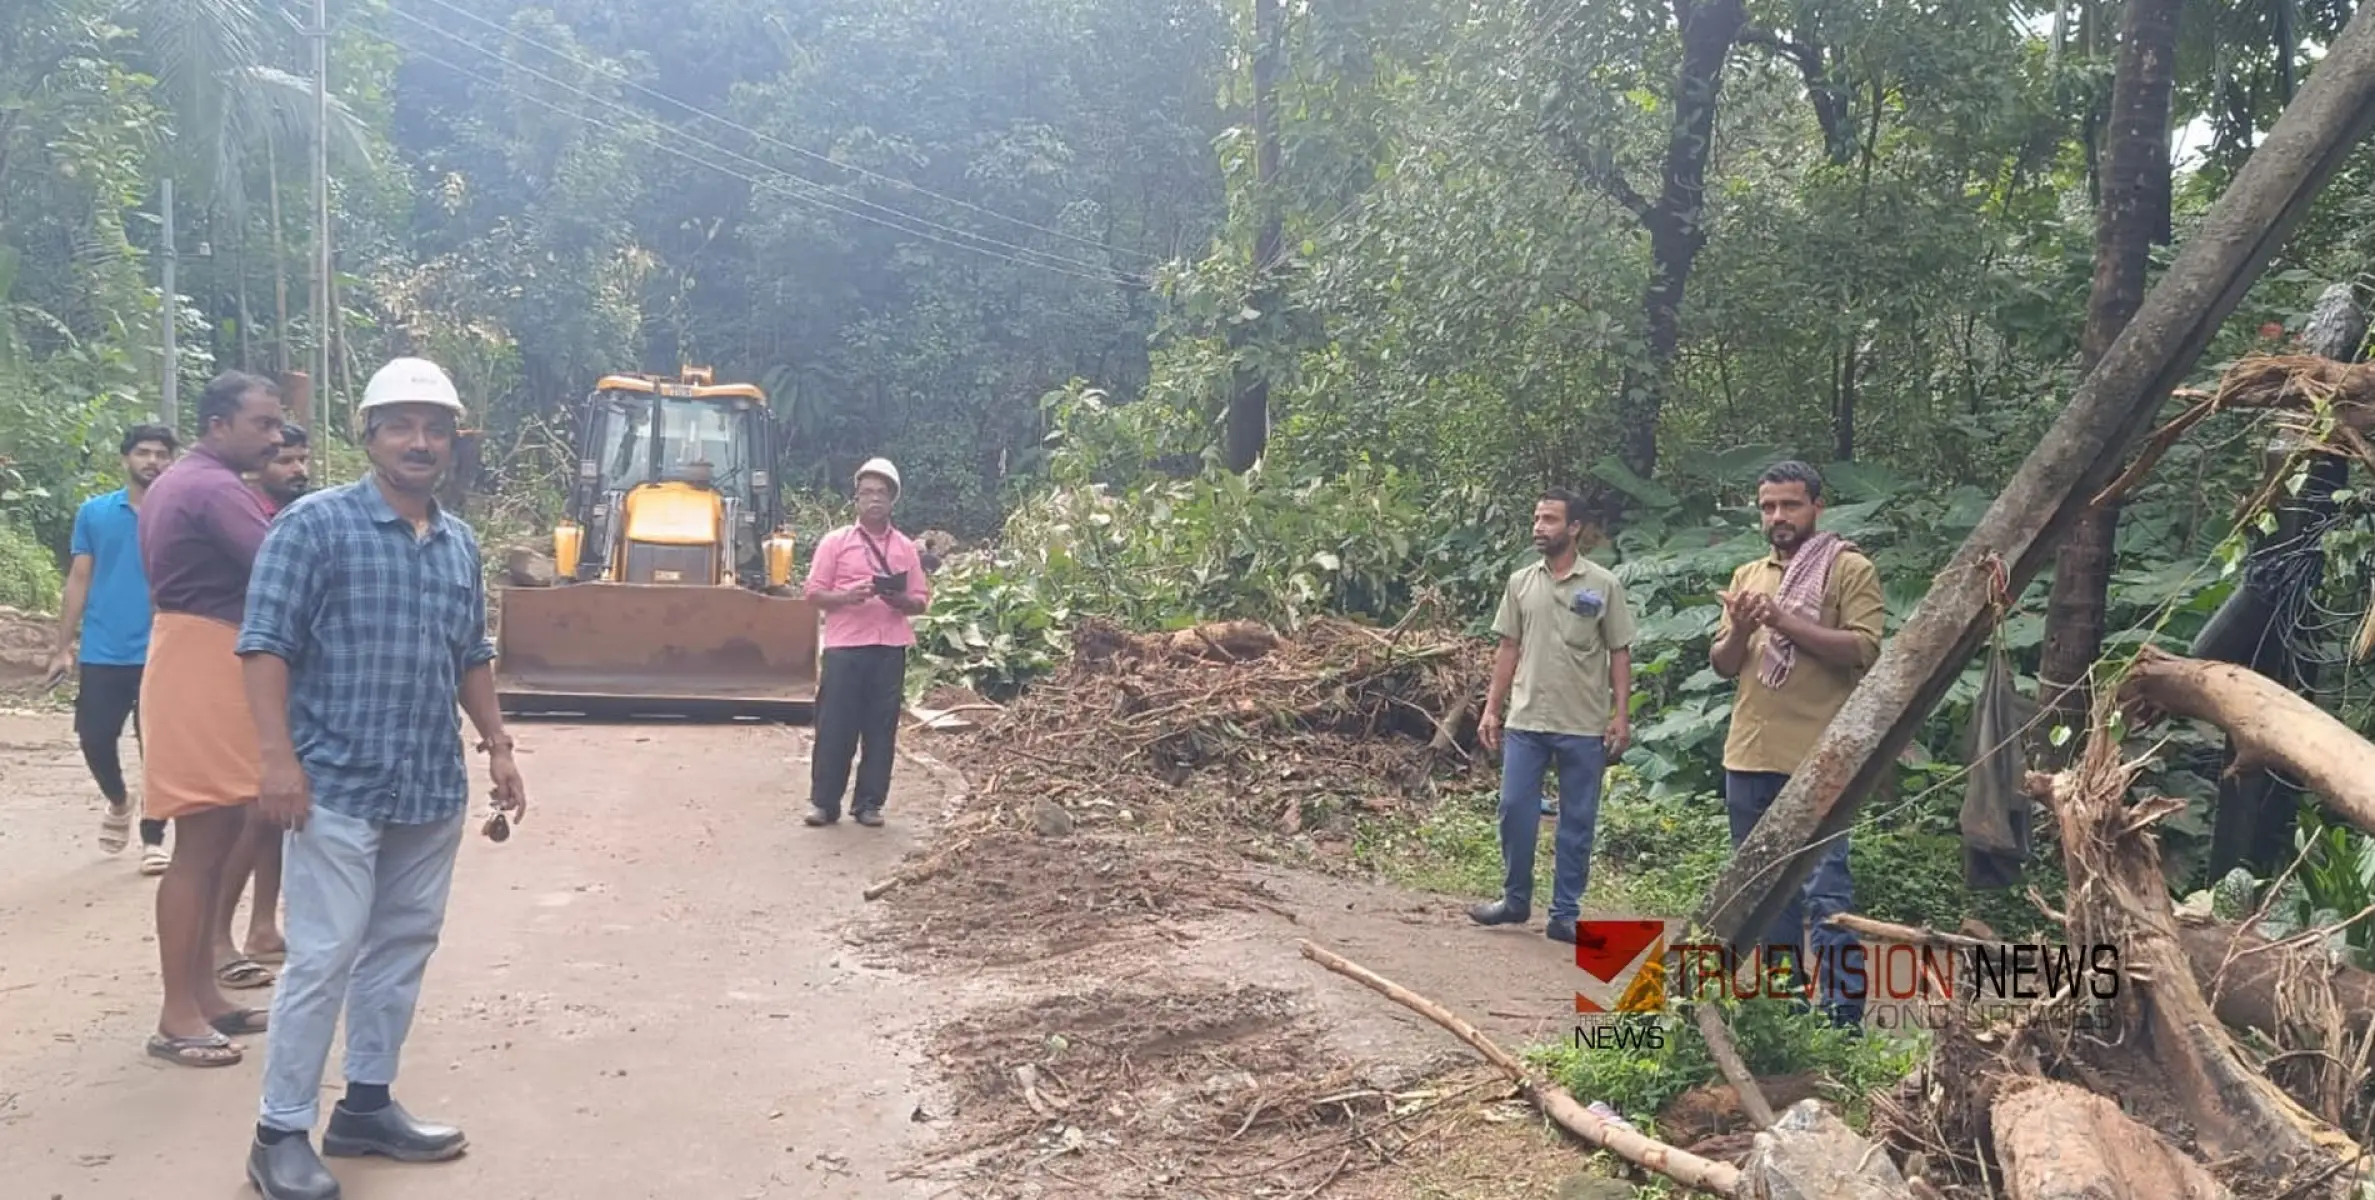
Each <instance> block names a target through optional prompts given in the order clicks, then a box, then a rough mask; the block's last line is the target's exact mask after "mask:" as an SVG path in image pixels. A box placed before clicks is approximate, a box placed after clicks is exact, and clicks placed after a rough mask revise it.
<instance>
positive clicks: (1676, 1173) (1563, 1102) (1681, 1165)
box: [1302, 942, 1741, 1197]
mask: <svg viewBox="0 0 2375 1200" xmlns="http://www.w3.org/2000/svg"><path fill="white" fill-rule="evenodd" d="M1302 948H1303V957H1305V958H1308V959H1310V960H1311V961H1313V962H1316V963H1318V964H1319V965H1321V966H1323V967H1326V968H1327V969H1329V970H1331V971H1334V972H1335V973H1337V974H1338V975H1342V976H1344V977H1345V978H1347V979H1350V980H1352V981H1354V982H1356V983H1359V984H1360V985H1361V986H1363V987H1366V988H1368V989H1369V990H1371V991H1374V992H1376V993H1377V994H1379V995H1381V996H1384V997H1385V998H1386V999H1388V1000H1391V1001H1393V1002H1394V1003H1396V1004H1399V1005H1401V1006H1402V1007H1404V1008H1407V1009H1409V1010H1410V1011H1412V1012H1414V1013H1417V1014H1418V1015H1420V1016H1422V1017H1425V1018H1426V1019H1428V1020H1430V1021H1433V1022H1434V1023H1436V1024H1437V1025H1440V1026H1442V1027H1443V1028H1444V1029H1446V1030H1448V1031H1449V1032H1450V1033H1451V1034H1452V1035H1453V1036H1455V1037H1457V1038H1459V1039H1460V1040H1461V1041H1463V1042H1466V1043H1468V1045H1469V1046H1471V1047H1473V1048H1474V1049H1475V1051H1476V1052H1477V1053H1478V1054H1481V1055H1483V1056H1484V1057H1485V1060H1486V1061H1487V1062H1490V1063H1492V1064H1493V1065H1494V1066H1496V1067H1498V1068H1500V1069H1501V1073H1502V1074H1504V1075H1507V1076H1509V1078H1510V1079H1511V1080H1512V1081H1513V1082H1515V1083H1516V1084H1517V1086H1518V1090H1520V1091H1522V1092H1524V1093H1525V1096H1526V1098H1527V1099H1529V1100H1531V1101H1533V1102H1534V1104H1535V1106H1536V1107H1538V1108H1540V1109H1541V1110H1542V1112H1543V1115H1545V1116H1548V1117H1549V1118H1550V1119H1551V1120H1553V1121H1556V1122H1558V1124H1559V1126H1560V1127H1561V1128H1563V1129H1565V1130H1567V1132H1569V1133H1572V1134H1574V1135H1575V1136H1577V1137H1579V1138H1582V1139H1583V1140H1584V1141H1586V1142H1588V1143H1590V1144H1591V1145H1594V1146H1597V1147H1599V1148H1600V1149H1602V1150H1606V1151H1608V1152H1609V1153H1611V1154H1614V1155H1616V1156H1617V1157H1618V1158H1621V1159H1624V1160H1625V1161H1626V1162H1629V1163H1632V1164H1633V1165H1634V1166H1637V1167H1640V1168H1642V1169H1643V1170H1646V1171H1654V1172H1656V1173H1657V1174H1660V1175H1663V1176H1665V1177H1666V1178H1668V1179H1671V1180H1673V1181H1674V1182H1676V1183H1679V1184H1681V1185H1683V1186H1684V1187H1688V1188H1695V1189H1697V1190H1699V1191H1702V1192H1706V1193H1708V1194H1710V1195H1716V1196H1727V1197H1729V1196H1737V1195H1738V1194H1739V1190H1740V1178H1741V1176H1740V1169H1739V1168H1738V1167H1735V1166H1732V1165H1731V1164H1729V1163H1719V1162H1710V1161H1708V1160H1707V1159H1704V1158H1701V1157H1699V1156H1698V1155H1696V1154H1692V1153H1690V1152H1689V1151H1687V1150H1678V1149H1676V1148H1674V1147H1672V1146H1669V1145H1667V1144H1665V1143H1664V1142H1660V1141H1655V1140H1652V1139H1651V1138H1648V1137H1646V1136H1644V1135H1642V1134H1640V1133H1638V1132H1636V1131H1634V1130H1630V1129H1619V1128H1616V1127H1614V1126H1612V1125H1610V1124H1608V1123H1607V1122H1606V1121H1603V1120H1601V1119H1600V1118H1598V1117H1596V1116H1594V1115H1592V1112H1591V1110H1589V1109H1587V1108H1585V1107H1584V1106H1583V1105H1581V1104H1578V1103H1576V1101H1575V1097H1573V1096H1570V1095H1568V1094H1567V1092H1566V1091H1565V1089H1563V1088H1560V1087H1559V1086H1558V1085H1557V1084H1554V1083H1551V1082H1549V1081H1547V1080H1545V1079H1543V1078H1541V1077H1540V1076H1538V1075H1536V1074H1535V1073H1534V1072H1533V1071H1532V1070H1530V1069H1528V1068H1527V1067H1526V1065H1525V1064H1524V1063H1521V1062H1519V1061H1518V1060H1517V1059H1515V1058H1513V1057H1511V1056H1510V1054H1509V1052H1508V1051H1506V1050H1503V1049H1501V1048H1500V1047H1499V1046H1497V1045H1494V1044H1493V1040H1492V1039H1491V1038H1488V1037H1486V1036H1485V1035H1484V1032H1483V1031H1482V1030H1480V1029H1478V1028H1476V1026H1474V1025H1471V1024H1469V1023H1468V1022H1467V1021H1465V1020H1463V1019H1461V1018H1460V1017H1459V1016H1458V1015H1456V1014H1454V1013H1452V1012H1451V1011H1450V1010H1449V1009H1446V1008H1444V1007H1443V1006H1442V1005H1440V1004H1437V1003H1435V1002H1434V1001H1432V1000H1429V999H1427V998H1426V997H1424V996H1421V995H1419V994H1418V993H1416V992H1413V991H1411V990H1410V989H1408V988H1405V987H1403V986H1402V985H1401V984H1398V983H1395V982H1394V981H1392V980H1390V979H1387V978H1385V977H1384V976H1382V975H1379V974H1377V973H1376V972H1374V971H1371V970H1369V969H1368V968H1367V967H1364V966H1361V965H1360V964H1359V963H1356V962H1353V961H1352V960H1350V959H1348V958H1345V957H1343V956H1342V955H1339V954H1336V953H1334V952H1332V951H1328V950H1323V949H1321V948H1320V947H1318V946H1316V945H1313V944H1312V943H1310V942H1304V943H1303V944H1302Z"/></svg>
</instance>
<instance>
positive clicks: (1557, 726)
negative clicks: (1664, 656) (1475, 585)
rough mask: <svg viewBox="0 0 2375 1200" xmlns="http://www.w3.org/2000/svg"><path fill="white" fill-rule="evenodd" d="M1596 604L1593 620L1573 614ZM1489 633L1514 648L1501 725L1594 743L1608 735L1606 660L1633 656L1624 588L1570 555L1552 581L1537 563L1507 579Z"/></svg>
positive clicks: (1586, 561)
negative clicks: (1513, 673) (1619, 654)
mask: <svg viewBox="0 0 2375 1200" xmlns="http://www.w3.org/2000/svg"><path fill="white" fill-rule="evenodd" d="M1578 596H1583V597H1585V603H1584V607H1585V608H1586V609H1587V610H1588V609H1591V608H1592V607H1593V606H1592V605H1591V604H1590V603H1589V600H1590V598H1591V597H1593V596H1596V597H1597V598H1598V600H1599V604H1598V606H1597V611H1596V612H1589V613H1579V612H1577V611H1576V610H1575V603H1576V599H1577V597H1578ZM1493 633H1494V634H1496V635H1498V636H1499V637H1501V638H1503V639H1505V640H1515V641H1516V642H1517V648H1518V650H1517V679H1516V681H1515V682H1514V683H1513V684H1512V686H1511V687H1510V690H1509V716H1508V718H1507V719H1506V720H1505V721H1503V722H1502V723H1503V724H1504V725H1505V726H1506V727H1508V728H1510V729H1517V730H1523V731H1525V732H1528V733H1571V734H1581V735H1583V736H1585V737H1601V736H1604V735H1606V734H1607V732H1608V716H1609V710H1610V707H1611V704H1612V700H1611V695H1610V687H1609V678H1608V658H1609V655H1610V654H1611V653H1612V652H1614V651H1617V650H1630V649H1632V648H1633V613H1632V610H1631V609H1630V608H1628V607H1627V606H1626V604H1625V589H1624V585H1623V584H1621V583H1618V582H1617V581H1616V575H1615V574H1614V573H1613V572H1611V571H1610V570H1609V569H1608V568H1606V567H1603V566H1601V565H1600V564H1598V563H1596V562H1593V561H1591V560H1590V559H1587V558H1584V557H1582V556H1581V555H1577V556H1576V559H1575V563H1574V565H1573V566H1570V567H1569V568H1568V569H1567V570H1566V572H1565V573H1564V574H1561V575H1559V576H1558V577H1556V578H1553V577H1552V576H1551V573H1550V564H1548V563H1544V562H1537V563H1534V564H1533V565H1531V566H1528V567H1526V568H1524V569H1523V570H1520V571H1518V572H1517V573H1516V574H1514V575H1511V576H1510V577H1509V586H1508V587H1507V588H1506V589H1504V590H1503V591H1502V593H1501V611H1500V612H1499V613H1498V614H1496V615H1495V616H1494V617H1493Z"/></svg>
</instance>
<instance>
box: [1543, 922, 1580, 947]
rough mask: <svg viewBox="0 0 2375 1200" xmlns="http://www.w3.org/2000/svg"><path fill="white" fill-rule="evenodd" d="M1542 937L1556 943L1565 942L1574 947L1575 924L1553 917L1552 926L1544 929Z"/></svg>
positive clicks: (1549, 925) (1546, 926)
mask: <svg viewBox="0 0 2375 1200" xmlns="http://www.w3.org/2000/svg"><path fill="white" fill-rule="evenodd" d="M1542 936H1544V937H1546V938H1549V939H1550V940H1552V941H1554V942H1565V943H1567V944H1568V945H1570V946H1572V945H1574V944H1575V922H1573V921H1562V920H1559V919H1558V918H1556V917H1553V918H1551V920H1550V924H1548V925H1545V926H1543V927H1542Z"/></svg>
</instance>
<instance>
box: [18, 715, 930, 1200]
mask: <svg viewBox="0 0 2375 1200" xmlns="http://www.w3.org/2000/svg"><path fill="white" fill-rule="evenodd" d="M516 732H517V734H518V736H519V740H520V747H521V765H522V770H523V772H524V774H525V775H526V777H527V781H528V788H529V795H530V802H531V810H530V814H529V819H528V821H527V822H526V823H525V824H524V825H523V826H521V827H520V828H519V829H518V830H517V831H515V832H514V834H513V835H512V837H511V840H510V841H509V842H507V843H505V844H503V845H499V846H498V845H495V844H493V843H490V842H488V841H487V840H486V839H484V838H482V837H479V836H477V835H476V834H475V833H473V834H472V835H471V837H470V838H469V840H468V842H467V844H466V846H465V848H464V850H463V854H462V861H461V864H460V866H459V868H458V871H457V878H456V882H455V887H454V894H453V902H452V907H451V911H450V915H449V918H448V922H447V925H446V931H445V941H444V944H443V947H442V948H441V949H440V950H439V951H438V954H437V957H436V959H435V960H434V961H432V963H431V964H430V968H429V978H428V982H427V985H426V988H425V993H424V995H423V998H422V1003H421V1010H420V1013H419V1016H418V1018H417V1020H416V1022H415V1026H414V1029H413V1034H412V1040H411V1043H410V1044H409V1045H408V1046H407V1048H406V1058H405V1063H404V1068H403V1074H402V1078H401V1079H400V1080H399V1081H398V1083H397V1086H396V1089H395V1091H396V1095H397V1096H398V1097H399V1098H400V1099H402V1100H403V1101H404V1102H405V1104H406V1105H407V1107H409V1108H411V1109H412V1110H413V1111H414V1112H416V1113H419V1114H421V1115H423V1116H428V1117H434V1118H438V1119H445V1120H451V1121H454V1122H456V1123H458V1124H461V1125H462V1126H464V1127H465V1128H466V1129H467V1130H468V1132H469V1134H470V1140H471V1150H470V1153H469V1154H468V1155H467V1156H466V1157H464V1158H463V1159H461V1160H459V1161H457V1162H454V1163H450V1164H443V1165H437V1166H397V1165H394V1164H385V1163H378V1162H372V1163H360V1164H358V1163H354V1162H352V1161H335V1162H333V1166H332V1169H333V1170H334V1171H335V1172H336V1173H337V1174H338V1176H339V1177H340V1179H341V1180H342V1181H343V1182H344V1184H345V1193H346V1196H347V1197H348V1198H349V1200H413V1198H416V1197H419V1198H425V1197H442V1198H451V1197H460V1196H471V1197H486V1198H489V1200H495V1198H500V1200H535V1198H539V1197H550V1198H553V1200H563V1198H566V1200H594V1198H600V1200H630V1198H634V1197H654V1198H658V1197H667V1198H669V1200H740V1198H759V1197H794V1196H799V1197H808V1196H817V1197H909V1196H920V1195H922V1194H924V1192H925V1189H923V1188H922V1187H921V1186H920V1185H915V1184H908V1183H900V1182H895V1181H893V1180H892V1179H891V1178H890V1176H891V1173H892V1172H893V1170H894V1169H895V1168H896V1167H897V1166H899V1165H900V1164H901V1162H902V1161H903V1160H906V1159H908V1158H909V1157H910V1156H911V1155H913V1154H914V1153H915V1152H917V1151H918V1150H920V1149H922V1148H923V1147H924V1146H925V1139H926V1138H927V1136H928V1133H929V1126H927V1125H926V1124H922V1123H919V1122H918V1121H917V1120H916V1119H915V1113H916V1112H917V1109H918V1106H919V1104H921V1103H923V1102H924V1101H925V1099H926V1096H927V1091H926V1089H927V1088H928V1087H929V1080H928V1079H927V1078H926V1077H925V1076H924V1075H923V1074H922V1073H921V1072H920V1071H919V1070H918V1063H919V1059H918V1057H917V1055H916V1054H915V1053H914V1052H913V1051H912V1050H911V1049H910V1047H912V1046H913V1045H914V1044H915V1040H916V1039H915V1037H914V1035H915V1033H916V1032H917V1031H918V1030H919V1028H920V1026H921V1023H922V1022H923V1021H924V1020H925V1019H927V1018H928V1017H929V1016H930V1015H931V1014H930V1013H929V1012H928V1011H927V1005H926V1003H925V1001H926V999H927V998H928V996H929V989H928V988H927V987H926V986H925V985H924V984H922V983H921V982H920V981H918V980H914V979H902V978H901V977H897V976H892V975H888V974H885V973H882V972H878V971H873V970H869V969H866V968H864V967H861V966H860V965H859V962H858V958H859V956H858V955H857V954H855V953H853V952H851V950H850V947H849V945H848V944H847V943H846V942H845V940H844V937H845V935H844V934H843V933H842V932H841V929H840V926H841V925H842V924H843V922H844V921H845V920H846V919H847V918H849V917H851V916H853V915H855V914H856V913H857V912H858V910H859V908H860V906H861V905H862V904H863V901H862V900H861V899H860V897H859V891H860V889H861V888H863V887H864V886H865V884H866V883H867V882H869V881H871V880H873V879H876V878H879V877H880V876H882V875H883V874H885V873H886V872H887V871H888V870H889V869H890V868H891V867H892V865H893V864H894V863H896V862H897V861H898V859H899V857H900V856H901V855H902V854H903V853H905V851H906V850H907V849H908V848H909V846H910V845H912V844H913V841H914V839H915V838H916V836H917V834H918V828H919V826H920V825H921V824H923V823H924V822H925V821H926V820H927V819H928V818H929V817H930V816H931V815H933V814H936V813H937V812H938V810H939V808H940V804H941V801H942V796H941V795H940V794H939V793H940V789H939V787H938V785H937V783H936V781H935V778H934V777H933V775H932V774H930V773H929V772H927V771H925V770H923V769H921V767H920V766H919V765H917V764H914V763H908V762H903V763H902V764H901V768H900V775H899V781H898V788H897V790H896V792H895V794H894V796H893V799H892V804H891V810H890V824H889V825H888V826H886V827H885V828H882V829H865V828H863V827H860V826H858V825H856V824H854V823H851V822H847V821H845V822H843V823H842V824H841V825H839V826H836V827H834V828H831V829H826V830H813V829H808V828H805V827H804V826H802V825H801V824H800V823H799V815H800V813H801V811H803V808H802V805H803V802H804V799H805V796H806V792H807V787H806V778H807V762H808V757H807V734H806V732H805V731H803V730H795V729H787V728H783V727H761V726H748V725H745V726H667V725H657V726H655V725H640V726H637V725H584V726H572V725H553V724H527V725H523V726H520V727H518V728H517V729H516ZM125 749H126V751H127V758H130V757H131V756H130V751H131V749H132V746H131V742H130V739H128V738H127V739H126V743H125ZM474 757H475V756H474ZM135 761H136V760H135ZM127 767H128V768H132V763H131V762H128V763H127ZM132 769H134V770H135V771H136V768H132ZM481 790H482V793H483V786H482V789H481ZM97 803H98V802H97V798H96V793H95V791H94V790H93V789H92V787H91V785H90V781H89V778H88V776H87V775H86V774H85V773H84V771H83V768H82V764H81V760H80V758H79V756H78V755H77V754H76V752H75V749H74V745H73V741H72V734H71V731H70V729H69V720H68V718H67V717H66V716H65V715H63V714H57V715H50V714H38V715H0V1164H5V1166H4V1167H0V1170H4V1171H5V1173H6V1181H5V1183H0V1194H5V1195H8V1196H11V1197H34V1198H42V1197H55V1198H59V1200H168V1198H170V1200H184V1198H187V1200H230V1198H232V1197H241V1196H252V1195H253V1193H252V1192H251V1191H250V1190H249V1189H248V1187H247V1185H246V1183H245V1177H244V1174H243V1169H244V1168H243V1164H244V1160H245V1155H246V1151H247V1146H248V1143H249V1141H250V1139H251V1131H252V1129H253V1123H254V1119H255V1105H256V1091H257V1080H258V1075H259V1072H260V1070H261V1067H262V1061H263V1053H262V1051H263V1045H262V1043H263V1040H264V1039H262V1038H251V1039H244V1040H245V1041H246V1043H247V1045H248V1048H249V1052H248V1057H247V1060H246V1061H245V1062H243V1063H241V1064H240V1065H238V1066H235V1067H230V1068H225V1069H220V1070H193V1069H190V1068H185V1067H177V1066H172V1065H169V1064H166V1063H163V1062H159V1061H157V1060H155V1059H152V1058H149V1057H147V1056H145V1055H144V1054H143V1053H142V1052H141V1047H142V1042H143V1039H144V1038H145V1037H146V1035H147V1034H148V1033H149V1032H150V1031H151V1030H152V1029H153V1028H154V1021H155V1004H156V993H155V977H156V944H155V939H154V935H153V932H152V926H153V911H154V909H153V905H154V887H153V883H152V881H150V880H147V879H143V878H141V877H140V876H139V875H138V874H137V873H136V872H135V870H134V863H135V862H136V860H137V850H136V849H132V850H127V851H125V852H124V853H123V854H122V855H118V856H113V857H110V856H107V855H105V854H102V853H101V852H100V851H99V849H98V847H97V844H96V842H97V839H96V834H97V831H98V813H99V809H98V807H97ZM244 928H245V924H244V916H243V918H242V924H241V929H242V930H243V931H244ZM246 994H247V995H252V996H257V997H261V996H264V995H266V994H267V993H264V992H252V993H246ZM258 1003H259V1004H260V1003H261V1001H260V1000H259V1001H258ZM342 1086H343V1084H342V1081H341V1080H340V1079H339V1076H338V1063H337V1052H336V1051H335V1050H334V1051H333V1052H332V1056H331V1061H330V1064H329V1070H328V1072H327V1074H326V1078H325V1080H324V1089H325V1095H324V1105H325V1108H326V1107H327V1105H328V1104H329V1102H330V1101H331V1100H333V1099H334V1098H335V1095H336V1093H337V1091H338V1090H339V1089H341V1088H342Z"/></svg>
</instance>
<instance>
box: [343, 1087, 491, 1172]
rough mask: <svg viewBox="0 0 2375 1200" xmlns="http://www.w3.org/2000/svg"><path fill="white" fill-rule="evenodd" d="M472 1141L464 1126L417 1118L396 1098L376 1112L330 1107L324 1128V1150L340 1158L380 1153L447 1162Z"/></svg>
mask: <svg viewBox="0 0 2375 1200" xmlns="http://www.w3.org/2000/svg"><path fill="white" fill-rule="evenodd" d="M469 1145H470V1139H468V1138H466V1137H463V1136H462V1131H461V1130H459V1129H456V1128H454V1127H453V1126H451V1125H432V1124H430V1123H428V1122H426V1121H416V1120H414V1119H413V1116H412V1114H411V1113H408V1112H406V1111H404V1106H403V1105H401V1104H398V1103H396V1102H395V1101H393V1100H390V1101H388V1106H387V1107H386V1108H383V1109H381V1110H379V1111H378V1112H375V1113H356V1112H349V1111H348V1110H347V1107H346V1105H345V1104H343V1103H341V1104H340V1105H338V1107H336V1108H333V1109H331V1110H330V1127H329V1128H328V1129H326V1130H324V1131H322V1153H324V1154H328V1155H331V1156H332V1157H336V1158H360V1157H362V1156H363V1155H366V1154H378V1155H384V1156H386V1157H388V1158H392V1159H395V1160H396V1161H397V1162H443V1161H445V1160H446V1159H449V1158H454V1157H456V1156H458V1155H460V1154H461V1153H462V1151H463V1150H465V1149H467V1148H468V1147H469Z"/></svg>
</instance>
